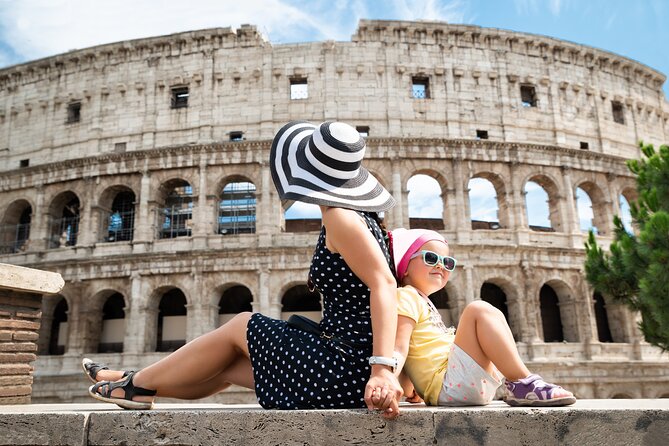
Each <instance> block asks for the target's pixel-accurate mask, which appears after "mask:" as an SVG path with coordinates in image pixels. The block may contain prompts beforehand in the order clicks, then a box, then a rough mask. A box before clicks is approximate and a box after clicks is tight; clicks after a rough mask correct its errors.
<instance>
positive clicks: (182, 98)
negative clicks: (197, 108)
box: [172, 87, 189, 108]
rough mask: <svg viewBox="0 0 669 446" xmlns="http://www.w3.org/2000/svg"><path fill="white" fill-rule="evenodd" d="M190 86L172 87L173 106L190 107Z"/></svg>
mask: <svg viewBox="0 0 669 446" xmlns="http://www.w3.org/2000/svg"><path fill="white" fill-rule="evenodd" d="M188 95H189V93H188V87H172V108H183V107H188Z"/></svg>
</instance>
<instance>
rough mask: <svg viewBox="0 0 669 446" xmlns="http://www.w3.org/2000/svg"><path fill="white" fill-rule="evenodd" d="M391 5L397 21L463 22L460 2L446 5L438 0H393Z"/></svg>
mask: <svg viewBox="0 0 669 446" xmlns="http://www.w3.org/2000/svg"><path fill="white" fill-rule="evenodd" d="M392 5H393V7H394V12H395V16H396V17H397V19H398V20H432V21H445V22H450V23H463V22H464V16H465V13H464V10H465V5H464V4H463V2H462V1H460V0H452V1H449V2H446V3H444V2H442V1H438V0H394V1H393V2H392Z"/></svg>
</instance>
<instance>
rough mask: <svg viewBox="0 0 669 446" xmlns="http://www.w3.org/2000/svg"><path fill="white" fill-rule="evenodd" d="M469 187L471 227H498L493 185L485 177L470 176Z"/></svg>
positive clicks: (495, 195) (497, 208)
mask: <svg viewBox="0 0 669 446" xmlns="http://www.w3.org/2000/svg"><path fill="white" fill-rule="evenodd" d="M467 187H468V189H469V211H470V218H471V222H472V229H499V228H501V225H500V222H499V215H498V211H499V204H498V202H497V192H496V190H495V186H494V185H493V184H492V182H490V181H489V180H487V179H485V178H472V179H470V180H469V183H468V185H467Z"/></svg>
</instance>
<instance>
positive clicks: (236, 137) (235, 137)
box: [230, 131, 244, 141]
mask: <svg viewBox="0 0 669 446" xmlns="http://www.w3.org/2000/svg"><path fill="white" fill-rule="evenodd" d="M230 141H244V132H239V131H236V132H230Z"/></svg>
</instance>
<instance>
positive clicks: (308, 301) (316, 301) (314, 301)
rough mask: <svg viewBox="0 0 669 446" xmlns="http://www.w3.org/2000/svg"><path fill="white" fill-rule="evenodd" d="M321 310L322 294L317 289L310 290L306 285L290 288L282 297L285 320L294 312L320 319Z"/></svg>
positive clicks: (282, 317)
mask: <svg viewBox="0 0 669 446" xmlns="http://www.w3.org/2000/svg"><path fill="white" fill-rule="evenodd" d="M321 311H322V310H321V295H320V294H319V293H318V292H316V291H313V292H312V291H309V288H308V287H307V286H306V285H296V286H294V287H292V288H290V289H289V290H288V291H286V293H285V294H284V295H283V297H282V298H281V319H283V320H288V318H289V317H290V316H292V315H293V314H300V315H302V316H306V317H308V318H309V319H313V320H315V321H320V320H321V317H322V314H321Z"/></svg>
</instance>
